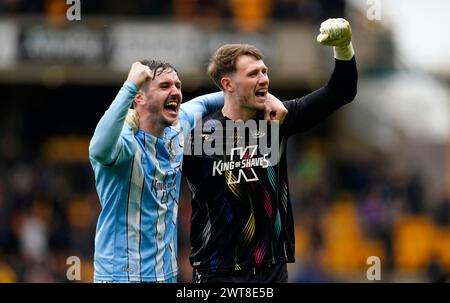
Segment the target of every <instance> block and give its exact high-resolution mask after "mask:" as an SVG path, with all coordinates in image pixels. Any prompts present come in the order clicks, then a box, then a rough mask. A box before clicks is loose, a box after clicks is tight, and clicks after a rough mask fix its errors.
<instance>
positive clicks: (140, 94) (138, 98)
mask: <svg viewBox="0 0 450 303" xmlns="http://www.w3.org/2000/svg"><path fill="white" fill-rule="evenodd" d="M134 102H135V103H136V105H140V104H144V103H145V101H144V92H142V91H141V90H140V91H139V92H138V93H137V94H136V96H134Z"/></svg>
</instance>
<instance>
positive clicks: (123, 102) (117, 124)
mask: <svg viewBox="0 0 450 303" xmlns="http://www.w3.org/2000/svg"><path fill="white" fill-rule="evenodd" d="M137 92H138V88H137V86H136V85H135V84H133V83H132V82H129V81H126V82H125V83H124V84H123V86H122V88H121V89H120V91H119V93H118V94H117V96H116V98H115V99H114V101H113V102H112V103H111V106H110V107H109V108H108V110H107V111H106V112H105V114H104V115H103V117H102V118H101V119H100V121H99V122H98V124H97V127H96V128H95V132H94V136H93V137H92V139H91V142H90V144H89V157H90V158H91V159H93V160H95V161H98V162H99V163H101V164H103V165H110V164H112V163H114V162H115V161H116V159H117V157H118V156H119V153H120V151H121V149H122V148H123V142H122V141H121V140H119V138H120V134H121V132H122V129H123V126H124V122H125V117H126V115H127V112H128V109H129V108H130V105H131V103H132V102H133V98H134V96H135V95H136V94H137Z"/></svg>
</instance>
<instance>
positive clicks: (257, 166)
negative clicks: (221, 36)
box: [184, 18, 357, 283]
mask: <svg viewBox="0 0 450 303" xmlns="http://www.w3.org/2000/svg"><path fill="white" fill-rule="evenodd" d="M317 41H318V42H320V43H321V44H323V45H328V46H333V48H334V57H335V67H334V71H333V73H332V75H331V77H330V79H329V81H328V83H327V84H326V85H325V86H323V87H321V88H320V89H318V90H316V91H314V92H312V93H310V94H309V95H306V96H304V97H302V98H296V99H293V100H289V101H285V102H284V106H285V107H286V109H287V110H288V114H287V116H286V118H285V120H284V122H283V123H282V124H281V125H279V127H278V132H277V134H275V135H274V132H273V128H274V127H276V126H277V124H275V125H273V124H272V125H267V127H266V129H262V128H261V127H258V126H256V127H257V128H256V129H253V130H251V129H250V130H248V131H245V132H244V133H239V131H238V130H237V128H236V129H234V130H233V131H232V132H229V128H230V126H231V127H233V128H234V126H235V125H234V124H232V123H230V122H234V121H245V122H246V123H247V122H249V121H250V122H251V121H259V119H260V118H259V117H260V111H261V110H262V109H264V103H265V100H266V96H267V92H268V88H269V77H268V68H267V67H266V65H265V64H264V61H263V60H262V54H261V52H260V50H259V49H257V48H256V47H254V46H251V45H246V44H231V45H224V46H222V47H221V48H219V49H218V50H217V51H216V52H215V54H214V55H213V57H212V59H211V63H210V65H209V68H208V73H209V75H210V76H211V77H212V79H213V80H214V82H215V83H216V85H218V86H219V87H220V88H221V89H222V91H223V92H224V96H225V103H224V107H223V109H222V110H219V111H217V112H215V113H213V114H210V115H208V116H206V117H204V118H203V121H202V128H201V129H200V130H199V131H197V134H196V132H195V131H194V133H193V140H192V142H193V143H192V146H191V147H192V148H191V155H186V153H185V159H184V174H185V176H186V178H187V181H188V185H189V189H190V191H191V194H192V218H191V235H190V240H191V254H190V262H191V265H192V266H193V268H194V272H193V280H194V282H262V283H266V282H287V281H288V273H287V266H286V263H288V262H294V261H295V259H294V250H295V245H294V243H295V240H294V222H293V215H292V209H291V203H290V201H289V188H288V179H287V163H286V157H287V155H286V144H287V139H288V138H289V137H290V136H292V135H294V134H297V133H300V132H304V131H307V130H308V129H310V128H311V127H313V126H314V125H317V124H318V123H320V122H321V121H323V120H324V119H325V118H326V117H327V116H329V115H330V114H332V113H333V112H334V111H336V110H337V109H339V108H340V107H341V106H343V105H344V104H346V103H349V102H351V101H352V100H353V99H354V97H355V95H356V85H357V70H356V63H355V58H354V51H353V47H352V43H351V28H350V24H349V23H348V22H347V21H346V20H345V19H341V18H339V19H328V20H327V21H325V22H323V23H322V25H321V28H320V34H319V36H318V37H317ZM254 125H256V123H254ZM199 134H200V136H198V135H199ZM230 134H231V137H232V139H231V140H232V141H233V144H231V145H230V144H228V143H229V141H230V140H229V139H230ZM196 136H197V137H196ZM199 137H200V139H199V140H200V142H201V143H202V150H201V152H200V153H198V148H197V147H198V146H197V147H196V146H194V145H195V144H196V143H198V142H199V141H198V138H199ZM268 137H271V138H270V139H269V138H268ZM218 138H221V139H218ZM274 139H276V141H275V142H276V150H277V151H279V153H272V156H271V157H272V158H273V154H275V155H276V156H277V157H276V159H271V160H269V155H268V154H267V153H265V152H264V149H262V148H261V145H262V142H263V141H264V140H265V141H266V142H267V140H270V142H273V141H274ZM211 140H213V141H214V140H215V142H210V141H211ZM221 140H223V141H221ZM255 142H256V143H255ZM239 144H240V145H239ZM206 146H209V147H213V150H215V151H216V152H214V153H211V152H210V150H209V151H208V150H207V149H206ZM273 147H274V146H273V144H272V151H273V150H275V149H274V148H273ZM221 148H222V151H223V152H219V151H218V150H219V149H221Z"/></svg>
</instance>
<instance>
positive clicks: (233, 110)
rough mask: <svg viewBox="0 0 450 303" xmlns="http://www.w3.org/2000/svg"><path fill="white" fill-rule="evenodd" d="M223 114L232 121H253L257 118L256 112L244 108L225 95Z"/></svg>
mask: <svg viewBox="0 0 450 303" xmlns="http://www.w3.org/2000/svg"><path fill="white" fill-rule="evenodd" d="M222 114H223V115H224V116H226V117H228V118H230V119H231V120H243V121H247V120H251V119H255V118H256V110H254V109H250V108H246V107H242V106H241V104H240V103H239V101H238V100H236V99H234V98H232V97H231V96H227V95H225V102H224V105H223V108H222Z"/></svg>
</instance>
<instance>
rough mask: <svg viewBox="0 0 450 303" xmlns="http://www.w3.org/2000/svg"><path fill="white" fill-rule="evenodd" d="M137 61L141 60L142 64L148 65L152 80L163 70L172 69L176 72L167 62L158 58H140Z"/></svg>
mask: <svg viewBox="0 0 450 303" xmlns="http://www.w3.org/2000/svg"><path fill="white" fill-rule="evenodd" d="M139 62H141V64H143V65H146V66H148V67H149V68H150V69H151V70H152V71H153V78H152V80H154V79H155V77H156V76H159V75H161V74H162V73H163V72H165V71H169V72H170V71H174V72H176V73H177V74H178V72H177V70H176V69H175V67H174V66H173V65H172V64H170V63H168V62H164V61H159V60H147V59H143V60H140V61H139Z"/></svg>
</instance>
